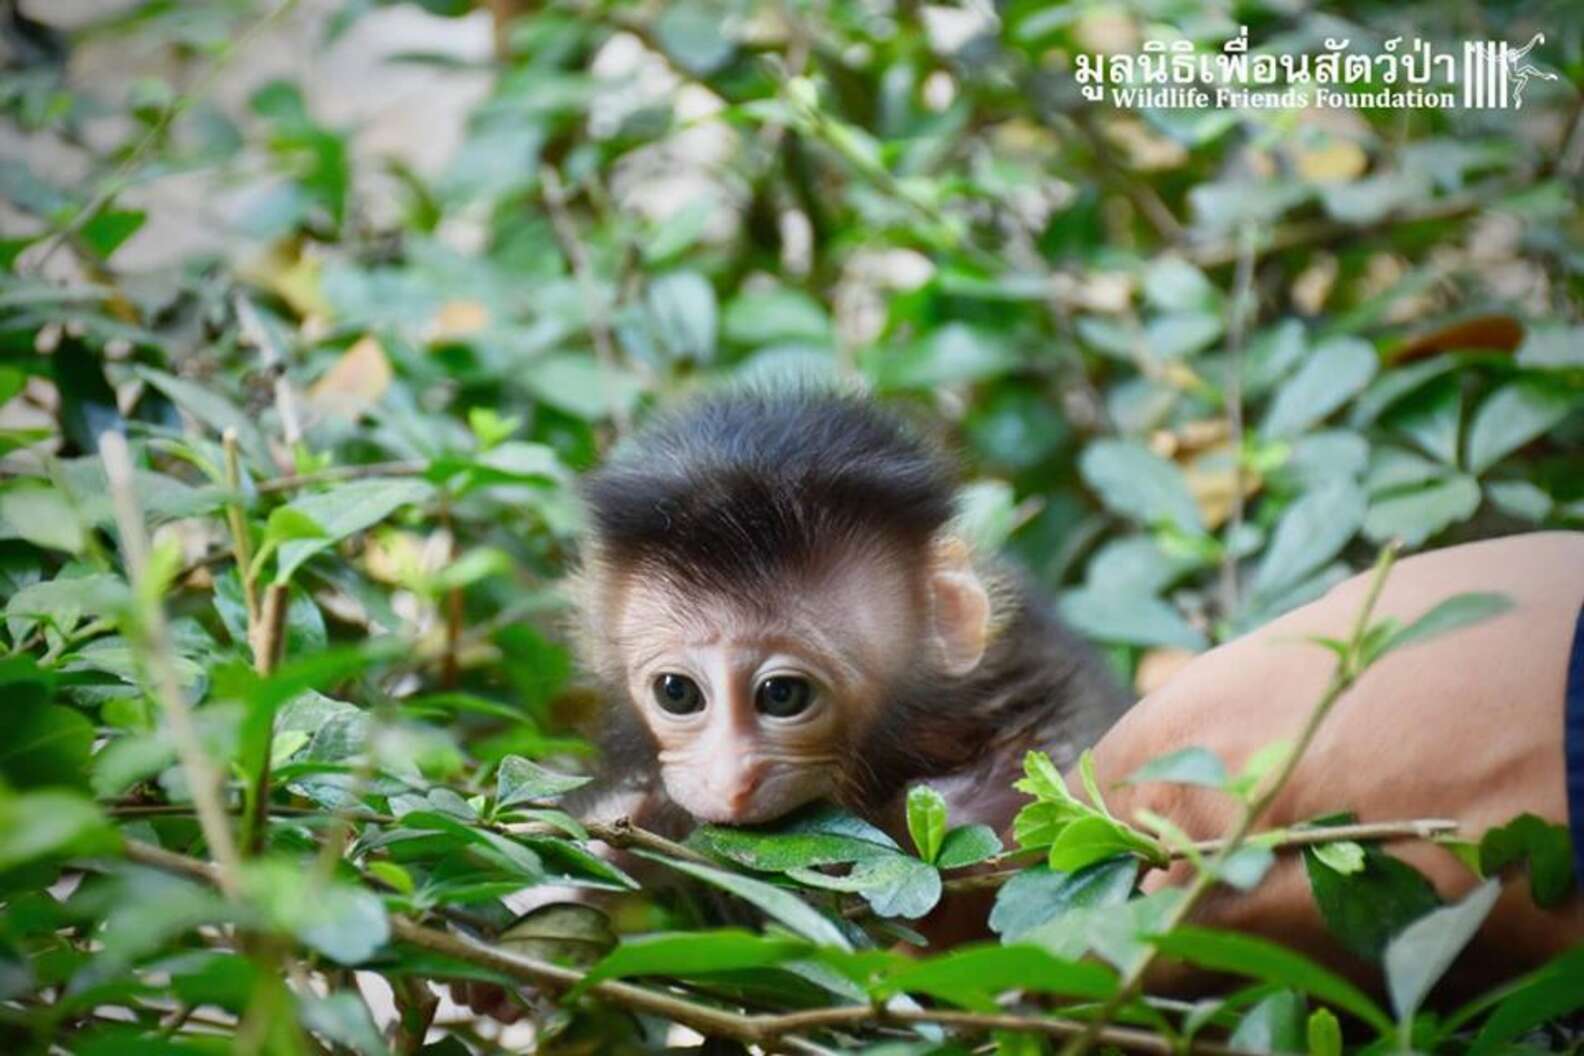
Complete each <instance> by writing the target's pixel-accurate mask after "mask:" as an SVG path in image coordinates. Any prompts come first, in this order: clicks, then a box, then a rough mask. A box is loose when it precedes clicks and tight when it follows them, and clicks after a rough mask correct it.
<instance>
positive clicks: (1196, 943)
mask: <svg viewBox="0 0 1584 1056" xmlns="http://www.w3.org/2000/svg"><path fill="white" fill-rule="evenodd" d="M1152 941H1153V942H1154V943H1155V945H1156V946H1157V947H1159V949H1160V950H1161V952H1162V953H1165V954H1167V955H1169V956H1172V957H1177V958H1180V959H1182V960H1185V961H1188V962H1190V963H1192V964H1196V965H1198V966H1200V967H1201V968H1209V969H1211V970H1213V971H1220V972H1231V973H1233V974H1236V975H1246V976H1250V977H1252V978H1255V979H1260V980H1263V981H1265V982H1267V983H1275V984H1276V985H1278V986H1290V987H1293V988H1294V989H1297V990H1302V991H1304V992H1306V993H1308V994H1310V995H1311V996H1313V997H1316V998H1318V999H1320V1000H1322V1001H1326V1002H1328V1003H1330V1004H1332V1005H1335V1006H1336V1007H1337V1008H1340V1009H1342V1010H1343V1011H1345V1012H1351V1013H1352V1014H1353V1015H1355V1016H1357V1017H1358V1018H1359V1019H1362V1020H1363V1021H1364V1022H1366V1023H1368V1024H1370V1025H1371V1026H1372V1027H1374V1028H1375V1029H1376V1030H1378V1031H1380V1032H1382V1033H1386V1032H1387V1031H1390V1030H1391V1029H1392V1021H1391V1019H1390V1018H1389V1017H1388V1016H1387V1015H1386V1013H1385V1012H1383V1011H1381V1008H1380V1006H1379V1005H1377V1004H1375V1002H1373V1001H1371V1000H1370V999H1369V998H1368V997H1367V996H1365V994H1364V993H1363V991H1361V990H1359V989H1358V988H1357V987H1355V986H1354V985H1353V984H1352V983H1350V982H1348V981H1347V980H1345V979H1343V978H1341V977H1340V976H1337V975H1333V974H1332V973H1331V972H1329V971H1327V970H1326V969H1324V968H1322V967H1320V966H1319V965H1318V964H1315V963H1314V962H1313V961H1310V960H1309V959H1307V958H1305V957H1303V956H1300V955H1299V954H1296V953H1293V952H1292V951H1291V950H1288V949H1285V948H1284V947H1281V946H1278V945H1276V944H1275V943H1273V942H1270V941H1268V940H1266V939H1259V938H1255V937H1254V936H1252V935H1234V934H1231V933H1229V932H1222V931H1212V930H1210V929H1208V928H1200V927H1193V926H1185V927H1180V928H1177V929H1176V930H1175V931H1172V932H1171V933H1169V934H1166V935H1159V936H1155V937H1154V938H1153V939H1152Z"/></svg>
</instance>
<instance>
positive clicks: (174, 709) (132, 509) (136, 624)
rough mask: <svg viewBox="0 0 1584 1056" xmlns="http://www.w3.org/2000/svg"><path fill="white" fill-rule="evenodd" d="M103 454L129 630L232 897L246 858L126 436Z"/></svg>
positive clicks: (113, 437) (109, 440) (114, 438)
mask: <svg viewBox="0 0 1584 1056" xmlns="http://www.w3.org/2000/svg"><path fill="white" fill-rule="evenodd" d="M99 455H100V457H101V459H103V461H104V468H105V478H106V480H107V482H108V484H109V487H110V497H111V500H112V501H113V502H114V505H115V515H116V525H117V528H118V529H119V531H120V535H121V552H122V555H123V557H124V559H125V561H126V569H127V578H128V579H129V580H130V581H131V583H132V591H133V597H134V598H135V599H137V600H136V601H135V602H134V604H135V605H136V606H137V610H138V611H137V614H136V619H135V620H134V621H133V626H132V627H129V628H128V630H129V631H131V632H132V633H133V634H135V635H136V637H137V638H139V639H141V640H142V641H141V644H142V646H143V649H142V655H143V657H144V660H145V662H146V663H147V665H148V669H149V680H150V682H151V683H152V686H151V688H152V689H153V691H154V695H155V696H156V697H157V698H158V700H159V702H160V705H161V707H162V708H163V709H164V711H165V717H166V720H167V721H168V722H169V723H170V728H171V736H172V738H173V739H174V740H175V742H176V754H177V756H178V757H179V758H180V759H181V762H182V768H183V769H184V770H185V771H186V773H187V783H188V784H189V785H190V786H191V789H190V790H191V792H192V798H193V805H194V807H195V808H196V810H197V814H198V824H199V827H200V828H201V829H202V830H203V835H204V840H205V841H206V842H207V843H208V844H209V850H210V852H211V853H212V854H213V855H214V856H215V860H216V861H217V862H219V870H218V873H217V877H216V879H217V882H218V883H219V885H220V889H221V890H222V891H224V892H225V894H226V895H227V896H228V897H231V898H235V897H237V896H238V895H239V894H240V893H241V860H240V858H239V857H238V855H237V848H236V843H235V842H234V841H233V839H232V837H231V826H230V824H229V822H228V821H227V820H226V812H225V806H224V804H223V803H222V801H221V798H220V775H219V773H218V772H217V771H216V770H215V768H214V766H213V764H211V763H210V761H209V756H208V754H207V753H206V752H205V751H204V747H203V742H202V741H201V740H200V739H199V737H198V730H197V728H196V727H195V726H194V725H193V718H192V710H191V709H190V708H189V707H188V706H187V697H186V694H185V691H184V690H183V689H182V687H181V682H180V681H179V680H178V679H177V677H176V663H175V656H174V651H173V648H172V646H171V639H170V627H169V625H168V624H167V623H166V622H165V609H164V606H163V605H162V604H161V598H160V594H159V593H158V591H157V590H156V589H155V588H154V587H153V586H151V585H150V584H149V582H148V575H149V569H148V555H149V548H148V537H147V536H146V535H145V534H144V530H143V512H142V510H141V509H139V507H138V499H137V493H136V491H135V490H134V487H133V479H134V478H133V472H132V456H131V454H130V453H129V452H128V450H127V443H126V437H124V436H122V435H121V434H120V433H118V432H115V431H113V430H111V431H106V432H103V433H101V434H99Z"/></svg>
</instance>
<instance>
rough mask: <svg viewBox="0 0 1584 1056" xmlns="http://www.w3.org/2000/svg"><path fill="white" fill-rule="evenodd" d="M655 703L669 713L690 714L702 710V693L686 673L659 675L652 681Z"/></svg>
mask: <svg viewBox="0 0 1584 1056" xmlns="http://www.w3.org/2000/svg"><path fill="white" fill-rule="evenodd" d="M654 698H655V703H656V704H658V705H660V710H661V711H664V712H666V713H668V714H671V715H691V714H693V713H694V712H696V711H703V710H704V694H703V693H701V692H700V691H699V687H698V683H697V682H695V681H693V680H692V679H691V678H688V677H687V676H686V675H661V676H660V677H659V678H657V679H655V683H654Z"/></svg>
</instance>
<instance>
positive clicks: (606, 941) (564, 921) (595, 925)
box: [497, 902, 616, 968]
mask: <svg viewBox="0 0 1584 1056" xmlns="http://www.w3.org/2000/svg"><path fill="white" fill-rule="evenodd" d="M497 941H498V942H499V943H500V944H501V945H502V946H504V947H506V948H507V949H510V950H512V951H513V952H515V953H520V954H523V955H524V956H526V957H532V958H534V959H535V960H540V961H549V962H550V963H551V964H562V965H567V966H570V967H574V968H587V967H588V966H590V965H592V964H594V963H595V962H597V961H598V960H599V959H600V958H602V957H604V956H605V955H606V954H608V953H610V952H611V951H612V950H614V949H615V948H616V933H615V932H614V931H613V930H611V922H610V918H609V917H607V916H606V915H605V914H604V913H603V912H602V911H601V910H599V909H598V908H597V907H595V906H590V905H587V904H585V903H582V902H551V903H550V904H548V905H543V906H539V907H537V908H536V909H531V910H529V911H528V912H527V913H524V914H523V915H522V916H520V917H518V918H517V919H516V920H515V921H513V922H512V925H511V926H510V927H508V928H506V929H505V930H504V931H502V932H501V933H500V937H499V939H498V940H497Z"/></svg>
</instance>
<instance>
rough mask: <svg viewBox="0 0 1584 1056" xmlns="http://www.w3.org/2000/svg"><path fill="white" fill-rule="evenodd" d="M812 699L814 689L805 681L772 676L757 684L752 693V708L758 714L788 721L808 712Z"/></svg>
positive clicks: (785, 676)
mask: <svg viewBox="0 0 1584 1056" xmlns="http://www.w3.org/2000/svg"><path fill="white" fill-rule="evenodd" d="M813 699H814V687H813V686H811V685H809V684H808V680H807V679H803V678H793V677H792V676H790V675H774V676H772V677H770V678H767V679H765V680H764V681H763V682H761V683H759V688H758V689H757V690H755V691H754V707H756V708H758V709H759V714H761V715H769V716H770V717H771V718H774V719H790V718H792V716H794V715H801V714H803V712H805V711H807V710H808V706H809V702H810V701H812V700H813Z"/></svg>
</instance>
